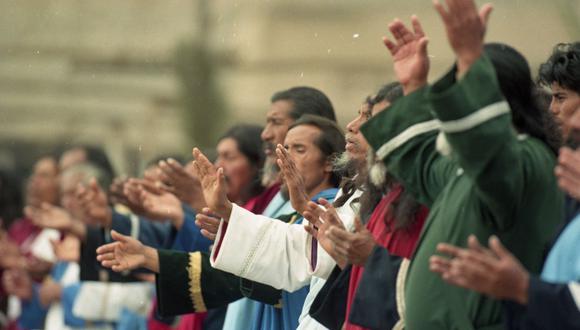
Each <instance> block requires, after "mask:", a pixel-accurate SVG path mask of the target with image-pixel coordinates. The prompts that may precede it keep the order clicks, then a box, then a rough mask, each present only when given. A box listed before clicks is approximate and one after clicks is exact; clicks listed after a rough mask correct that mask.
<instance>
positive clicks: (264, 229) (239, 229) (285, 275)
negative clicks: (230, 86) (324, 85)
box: [212, 84, 400, 329]
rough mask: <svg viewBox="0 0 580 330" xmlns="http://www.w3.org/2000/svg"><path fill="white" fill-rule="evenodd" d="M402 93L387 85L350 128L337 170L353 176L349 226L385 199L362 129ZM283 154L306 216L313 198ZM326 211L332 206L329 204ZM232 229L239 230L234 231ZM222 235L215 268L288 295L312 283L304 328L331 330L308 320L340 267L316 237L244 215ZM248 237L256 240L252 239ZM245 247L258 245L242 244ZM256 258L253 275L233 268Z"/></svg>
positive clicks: (343, 198) (343, 210) (346, 209)
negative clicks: (370, 173) (371, 174)
mask: <svg viewBox="0 0 580 330" xmlns="http://www.w3.org/2000/svg"><path fill="white" fill-rule="evenodd" d="M398 94H400V87H399V86H398V84H389V85H386V86H385V87H383V88H382V89H381V90H380V91H379V93H378V94H377V96H375V97H374V98H373V99H368V100H367V101H366V102H365V103H364V104H363V105H362V106H361V108H360V109H359V111H358V115H357V117H356V118H354V119H353V120H352V121H351V122H350V123H349V124H348V125H347V130H348V132H347V134H346V142H347V143H346V152H344V153H343V154H342V155H341V156H340V157H339V158H337V160H335V171H337V172H343V173H346V174H347V176H348V177H347V178H345V179H344V180H343V182H342V183H341V190H340V191H339V193H338V194H337V196H336V198H335V203H334V207H336V212H337V216H338V217H340V218H341V219H342V220H343V221H344V222H345V225H346V226H347V227H351V226H352V224H353V222H354V217H355V214H356V212H357V210H358V209H359V207H360V206H361V205H363V206H364V208H365V210H366V211H364V212H367V213H368V214H370V213H371V212H372V209H373V208H374V206H375V205H376V203H377V202H378V200H379V199H380V198H381V192H380V191H378V190H376V189H373V187H371V185H369V184H368V182H367V175H366V160H365V156H366V152H367V148H368V145H367V144H366V142H365V141H364V139H362V137H361V134H360V132H359V127H360V126H361V125H362V124H363V123H364V122H365V121H366V120H368V118H370V116H371V112H372V111H375V112H377V111H378V109H383V108H384V107H386V106H387V105H388V103H390V102H392V101H394V98H395V97H396V96H397V95H398ZM277 153H278V155H279V158H280V160H279V165H280V167H281V168H282V174H283V177H284V179H285V180H286V183H287V185H288V192H289V194H290V199H291V202H292V205H293V207H294V209H296V210H298V212H299V213H303V212H304V210H305V208H306V203H307V202H308V198H306V197H305V194H304V192H303V191H302V190H303V189H304V187H303V184H302V181H303V179H302V176H303V174H302V173H298V171H296V169H295V168H294V167H293V166H292V165H291V164H290V163H289V162H286V161H285V159H286V158H287V153H286V152H285V150H284V149H283V148H278V149H277ZM363 185H365V186H366V187H365V188H364V189H365V190H366V191H367V192H366V193H364V194H363V191H362V190H361V187H362V186H363ZM361 194H362V196H361ZM360 199H362V201H361V200H360ZM326 206H329V205H328V204H326ZM333 209H334V208H333ZM231 226H234V228H233V229H228V227H231ZM214 229H215V227H214ZM219 233H220V234H219V236H218V239H217V243H216V246H220V248H219V250H218V249H216V250H215V251H214V252H213V254H214V258H212V261H213V262H214V267H216V268H220V267H224V270H226V271H228V272H232V273H233V274H236V275H239V276H241V277H244V278H246V279H250V280H254V281H256V282H261V283H265V284H268V285H272V286H274V287H276V288H280V289H284V290H288V291H294V290H298V289H300V288H302V287H304V286H306V285H308V284H310V292H309V293H308V296H307V297H306V300H305V303H304V307H303V309H302V315H301V317H300V324H299V326H298V328H299V329H324V328H325V327H324V326H322V325H320V324H319V323H317V322H316V321H315V320H313V319H312V318H311V317H310V316H309V315H308V311H309V309H310V305H311V304H312V301H313V300H314V298H315V297H316V295H317V293H318V291H319V290H320V289H321V288H322V286H323V285H324V283H325V278H326V277H327V276H328V274H329V273H330V272H331V271H332V269H333V268H334V266H335V262H334V261H333V259H332V257H331V256H329V255H328V254H327V253H326V251H325V250H323V249H319V248H318V246H317V245H316V244H312V242H311V237H310V236H309V235H308V234H307V233H306V232H305V231H304V230H303V228H302V226H299V225H291V224H287V223H282V222H277V221H276V222H272V221H267V220H266V219H262V218H260V217H258V216H255V215H251V214H246V215H241V214H239V215H238V214H237V213H236V212H233V213H232V215H231V216H230V223H223V224H222V227H221V228H220V231H219ZM230 233H231V234H230ZM248 237H251V238H252V239H250V240H248ZM266 237H267V238H266ZM242 242H246V243H252V244H242ZM284 242H286V243H284ZM254 243H260V246H259V248H258V249H257V250H254V247H255V246H254ZM250 253H252V255H251V259H249V260H248V264H247V266H246V269H248V270H250V271H248V272H246V273H243V272H241V271H240V269H235V268H236V266H235V265H232V264H231V262H232V261H235V260H234V259H238V260H243V259H244V258H243V257H241V256H244V255H249V254H250ZM311 253H312V254H313V255H316V257H315V259H316V260H318V263H319V265H322V266H320V267H318V270H317V273H316V274H315V276H312V270H311V269H310V268H311V267H310V266H309V265H311V262H310V261H309V259H310V258H311V257H310V254H311ZM315 264H316V262H315Z"/></svg>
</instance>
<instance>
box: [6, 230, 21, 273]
mask: <svg viewBox="0 0 580 330" xmlns="http://www.w3.org/2000/svg"><path fill="white" fill-rule="evenodd" d="M24 267H26V259H25V258H24V256H23V255H22V253H20V249H19V248H18V245H16V243H14V242H13V241H12V240H10V238H9V237H8V235H7V234H6V232H2V233H1V234H0V268H3V269H7V268H24Z"/></svg>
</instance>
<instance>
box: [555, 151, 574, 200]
mask: <svg viewBox="0 0 580 330" xmlns="http://www.w3.org/2000/svg"><path fill="white" fill-rule="evenodd" d="M554 172H555V174H556V178H557V179H558V185H559V186H560V188H561V189H562V190H564V191H565V192H566V193H568V194H569V195H570V196H572V197H574V198H575V199H577V200H580V150H572V149H570V148H568V147H563V148H561V149H560V155H559V156H558V165H557V166H556V169H555V170H554Z"/></svg>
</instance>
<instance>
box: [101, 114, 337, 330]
mask: <svg viewBox="0 0 580 330" xmlns="http://www.w3.org/2000/svg"><path fill="white" fill-rule="evenodd" d="M344 144H345V142H344V137H343V133H342V132H341V131H340V129H339V128H338V127H337V126H336V123H334V122H333V121H330V120H328V119H326V118H321V117H318V116H309V115H304V116H302V117H301V118H300V119H298V120H297V121H296V122H295V123H293V124H292V125H291V126H290V128H289V130H288V134H287V136H286V139H285V146H286V148H287V149H288V154H287V155H288V157H289V159H288V161H289V162H291V163H292V166H295V168H296V170H297V171H299V172H301V173H305V174H306V175H304V178H303V183H304V193H305V194H306V196H307V198H308V199H309V200H310V199H318V198H325V199H332V198H333V197H334V196H335V195H336V192H337V189H336V188H334V187H336V186H337V185H338V180H339V177H338V175H337V174H335V173H334V172H333V167H332V159H333V157H335V155H336V154H337V153H340V152H342V151H343V150H344ZM194 156H195V159H196V160H195V164H196V167H197V168H198V169H197V172H198V176H199V177H200V180H201V182H202V186H203V187H204V197H205V200H206V202H207V203H208V206H209V207H210V208H211V209H212V210H214V212H216V213H217V214H220V215H223V217H224V219H227V218H228V216H227V215H234V214H239V216H241V217H247V216H248V215H252V216H255V215H254V214H253V213H251V212H249V211H247V210H245V209H242V208H241V207H239V206H238V205H236V204H232V203H231V202H229V200H228V199H227V195H226V190H225V179H224V176H223V169H221V168H220V169H219V170H217V171H216V169H215V168H214V167H213V165H211V163H209V161H208V160H207V158H205V156H203V155H202V154H201V153H200V152H199V150H197V149H194ZM208 180H209V184H208V183H207V182H208ZM212 180H213V181H212ZM216 181H217V182H218V183H217V184H216V183H215V182H216ZM284 182H285V183H286V182H288V180H287V177H286V176H284ZM224 205H227V206H226V207H225V208H224V207H223V206H224ZM228 206H229V207H230V208H231V209H230V210H226V209H227V208H228ZM231 210H233V211H231ZM256 217H260V218H259V219H256V221H260V220H265V221H267V222H268V223H277V221H272V220H273V219H270V218H266V217H264V216H256ZM230 219H234V218H233V217H230ZM278 220H281V221H286V222H289V223H300V222H301V221H302V218H301V217H300V216H299V214H297V213H296V212H292V213H290V214H286V215H284V216H281V217H279V219H278ZM226 221H227V220H226ZM235 225H236V224H235V223H232V224H231V226H232V227H231V232H234V233H235V232H236V228H235ZM113 237H114V238H115V239H117V240H119V241H121V243H115V244H113V245H108V246H104V247H101V248H100V249H99V254H100V258H99V260H100V261H101V262H102V263H103V265H104V266H107V267H113V270H115V271H123V270H126V269H128V268H129V269H130V268H134V267H138V266H145V267H146V268H149V269H151V270H153V271H155V272H158V273H159V276H158V279H157V284H158V288H159V289H160V290H159V292H158V294H159V297H160V307H161V308H162V309H163V308H164V306H163V305H164V304H165V305H171V306H169V307H165V308H173V309H176V308H179V309H182V310H186V309H187V308H188V307H189V308H190V309H191V306H187V305H186V304H184V302H183V300H185V302H187V301H188V300H189V299H190V298H191V299H193V302H194V307H195V308H201V306H206V307H208V308H209V307H210V306H213V305H214V304H215V303H216V302H217V303H220V300H221V301H223V300H226V299H227V298H228V297H227V296H225V297H224V296H222V295H221V293H223V291H224V290H225V289H227V287H226V288H224V287H223V285H222V284H224V283H223V282H219V281H220V278H221V279H224V278H226V279H227V278H231V277H233V275H231V274H224V273H223V272H220V271H218V270H213V271H211V270H207V266H208V265H207V264H206V263H205V260H196V259H197V258H199V257H195V255H194V256H192V254H190V255H189V256H188V255H187V254H186V255H185V258H182V259H176V258H173V259H171V258H167V257H166V256H165V255H164V254H165V253H164V252H163V251H159V252H157V251H155V250H154V249H151V248H148V247H147V248H146V247H143V246H142V245H141V244H140V243H138V242H137V241H136V240H131V239H130V238H128V237H126V236H121V235H118V234H116V233H113ZM255 243H259V242H256V241H254V240H253V239H248V238H247V237H245V238H244V240H243V242H240V244H244V245H253V244H255ZM120 244H121V245H120ZM223 248H227V249H229V248H230V247H229V246H223V245H222V246H220V243H219V241H218V242H217V243H216V246H215V249H216V250H219V249H223ZM157 253H158V256H157ZM155 260H156V261H155ZM187 265H189V267H190V269H189V270H187ZM200 268H201V269H200ZM210 269H211V267H210ZM203 270H205V273H204V272H203ZM225 276H227V277H225ZM237 279H238V281H239V278H237ZM230 283H231V282H230ZM216 284H219V285H216ZM225 284H228V283H225ZM188 285H189V286H190V288H189V290H187V286H188ZM242 285H244V288H242V290H246V294H247V295H249V296H250V297H252V298H256V299H260V300H261V301H266V302H268V303H269V304H278V303H279V301H280V300H281V301H282V306H278V308H276V307H274V306H270V305H266V304H264V303H259V304H258V306H257V309H256V313H255V314H254V315H253V316H252V323H251V324H250V328H255V329H295V328H296V326H297V323H298V314H299V311H300V310H301V308H302V305H303V303H304V297H305V295H306V293H307V291H308V288H307V287H306V288H304V290H299V291H297V292H292V293H290V292H280V291H278V290H273V292H272V290H271V291H270V292H266V294H263V293H262V291H261V289H262V288H261V286H260V285H258V284H257V283H247V282H242ZM248 291H249V292H248ZM190 296H191V297H190ZM180 298H183V299H180Z"/></svg>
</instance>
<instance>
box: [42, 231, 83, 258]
mask: <svg viewBox="0 0 580 330" xmlns="http://www.w3.org/2000/svg"><path fill="white" fill-rule="evenodd" d="M50 243H51V244H52V248H53V250H54V254H55V255H56V258H57V259H58V260H59V261H68V262H78V261H79V260H80V255H81V241H80V240H79V239H78V238H77V237H75V236H73V235H65V236H64V239H63V240H62V241H61V240H53V241H50Z"/></svg>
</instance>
